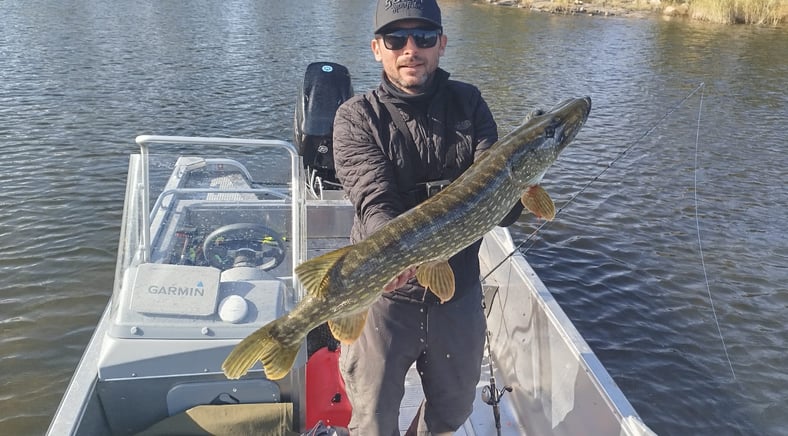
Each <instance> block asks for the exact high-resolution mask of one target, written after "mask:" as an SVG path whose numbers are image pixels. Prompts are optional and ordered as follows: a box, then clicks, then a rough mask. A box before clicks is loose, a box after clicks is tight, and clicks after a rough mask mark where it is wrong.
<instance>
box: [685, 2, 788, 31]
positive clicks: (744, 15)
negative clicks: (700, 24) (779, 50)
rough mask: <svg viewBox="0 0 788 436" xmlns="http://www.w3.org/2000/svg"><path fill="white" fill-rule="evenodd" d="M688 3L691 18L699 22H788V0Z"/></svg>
mask: <svg viewBox="0 0 788 436" xmlns="http://www.w3.org/2000/svg"><path fill="white" fill-rule="evenodd" d="M688 3H689V14H690V16H691V17H692V18H694V19H697V20H704V21H711V22H715V23H724V24H737V23H743V24H766V25H777V24H780V23H785V22H786V21H788V0H691V1H689V2H688Z"/></svg>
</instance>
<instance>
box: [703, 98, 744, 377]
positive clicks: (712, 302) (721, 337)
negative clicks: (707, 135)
mask: <svg viewBox="0 0 788 436" xmlns="http://www.w3.org/2000/svg"><path fill="white" fill-rule="evenodd" d="M701 85H703V83H701ZM702 111H703V90H701V92H700V104H699V105H698V128H697V130H696V131H695V174H694V175H695V185H694V191H695V228H696V229H697V231H698V253H700V264H701V265H702V266H703V279H704V281H705V282H706V292H708V294H709V304H710V305H711V313H712V315H714V323H715V324H717V333H719V336H720V342H722V350H723V351H724V352H725V359H727V360H728V367H729V368H730V369H731V376H732V377H733V381H736V372H734V371H733V363H732V362H731V358H730V356H729V355H728V347H727V345H725V338H723V336H722V328H720V321H719V319H717V310H716V309H715V308H714V298H712V296H711V286H709V275H708V273H707V272H706V261H705V259H704V257H703V243H702V242H701V237H700V214H699V212H698V209H699V208H698V154H699V153H698V149H699V144H700V116H701V112H702Z"/></svg>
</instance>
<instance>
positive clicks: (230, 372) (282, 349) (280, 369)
mask: <svg viewBox="0 0 788 436" xmlns="http://www.w3.org/2000/svg"><path fill="white" fill-rule="evenodd" d="M277 322H278V320H275V321H272V322H270V323H268V324H266V325H264V326H263V327H261V328H260V329H258V330H256V331H255V332H253V333H252V334H251V335H249V336H247V337H246V338H244V340H242V341H241V342H240V343H238V345H236V346H235V348H233V350H232V351H231V352H230V354H229V355H228V356H227V358H226V359H224V363H222V371H224V375H225V376H226V377H227V378H229V379H238V378H240V377H241V376H243V375H244V374H246V373H247V372H248V371H249V368H251V367H252V366H254V364H255V363H257V361H258V360H259V361H261V362H262V363H263V369H264V370H265V376H266V377H268V379H269V380H279V379H281V378H283V377H284V376H286V375H287V373H288V372H290V368H291V367H292V366H293V362H295V358H296V355H297V354H298V350H299V349H300V348H301V347H300V344H295V345H293V346H289V347H288V346H283V345H282V344H280V343H279V341H277V340H276V339H275V338H274V337H273V336H272V335H271V329H272V328H274V326H275V325H276V323H277Z"/></svg>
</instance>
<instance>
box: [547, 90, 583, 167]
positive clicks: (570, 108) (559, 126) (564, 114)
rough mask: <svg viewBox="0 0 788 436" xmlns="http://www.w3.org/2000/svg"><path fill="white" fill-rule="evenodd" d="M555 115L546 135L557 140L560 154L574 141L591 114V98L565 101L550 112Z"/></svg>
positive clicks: (556, 145) (556, 143)
mask: <svg viewBox="0 0 788 436" xmlns="http://www.w3.org/2000/svg"><path fill="white" fill-rule="evenodd" d="M550 113H551V114H552V115H553V116H552V117H551V119H550V121H549V124H548V125H547V127H546V128H545V135H547V136H548V137H551V138H554V139H555V147H556V150H557V152H558V153H561V152H562V151H563V150H564V148H566V146H567V145H569V143H570V142H571V141H572V139H574V137H575V135H577V132H579V131H580V128H581V127H583V125H584V124H585V122H586V120H587V119H588V114H589V113H591V97H588V96H586V97H581V98H573V99H568V100H564V101H562V102H561V103H558V104H557V105H555V107H553V108H552V109H551V110H550Z"/></svg>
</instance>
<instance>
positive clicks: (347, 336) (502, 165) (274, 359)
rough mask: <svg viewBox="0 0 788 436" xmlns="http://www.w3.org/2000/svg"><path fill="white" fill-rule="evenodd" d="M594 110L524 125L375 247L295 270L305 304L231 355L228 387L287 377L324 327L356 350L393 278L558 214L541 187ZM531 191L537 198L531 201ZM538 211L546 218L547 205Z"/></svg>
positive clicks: (567, 111) (574, 105) (384, 230)
mask: <svg viewBox="0 0 788 436" xmlns="http://www.w3.org/2000/svg"><path fill="white" fill-rule="evenodd" d="M590 109H591V100H590V99H589V98H588V97H586V98H579V99H572V100H567V101H565V102H563V103H561V104H559V105H557V106H556V107H555V108H553V109H552V110H551V111H549V112H548V113H546V114H544V115H541V116H536V117H533V118H531V119H526V121H525V122H524V123H523V124H522V125H521V126H519V127H518V128H517V129H515V130H514V131H513V132H511V133H510V134H508V135H506V136H505V137H504V138H502V139H501V140H499V141H498V142H496V143H495V144H493V145H492V146H491V147H490V149H488V150H487V151H486V152H484V154H483V155H482V156H481V157H480V158H479V159H478V160H477V161H476V162H474V164H473V165H471V166H470V167H469V168H468V169H467V170H466V171H465V172H464V173H462V174H461V175H460V177H458V178H457V180H455V181H454V182H452V183H451V184H450V185H449V186H447V187H446V188H445V189H443V190H442V191H441V192H439V193H438V194H436V195H435V196H433V197H431V198H429V199H427V200H426V201H424V202H423V203H421V204H419V205H418V206H416V207H414V208H412V209H410V210H409V211H407V212H405V213H403V214H402V215H400V216H398V217H396V218H394V219H392V220H391V221H390V222H389V223H387V224H386V225H384V226H383V227H381V228H380V229H379V230H378V231H376V232H375V233H373V234H372V235H370V236H369V237H368V238H367V239H365V240H363V241H360V242H358V243H356V244H354V245H350V246H348V247H344V248H341V249H339V250H336V251H333V252H330V253H327V254H325V255H322V256H318V257H316V258H314V259H310V260H308V261H306V262H304V263H303V264H301V265H299V266H298V267H296V269H295V272H296V275H297V277H298V278H299V281H300V282H301V283H302V285H303V286H304V287H305V288H306V289H307V295H306V296H305V297H304V298H303V299H302V300H301V301H300V302H299V303H298V304H297V305H296V307H295V308H294V309H293V310H292V311H291V312H290V313H288V314H286V315H284V316H282V317H280V318H278V319H276V320H274V321H272V322H270V323H269V324H266V325H265V326H263V327H261V328H260V329H259V330H257V331H256V332H254V333H252V334H251V335H250V336H249V337H247V338H245V339H244V340H243V341H241V343H240V344H238V346H236V347H235V349H233V351H232V352H231V353H230V355H229V356H228V357H227V359H226V360H225V362H224V364H223V365H222V368H223V369H224V372H225V374H226V375H227V377H229V378H238V377H240V376H242V375H243V374H245V373H246V372H247V371H248V369H249V368H250V367H251V366H252V365H254V363H255V362H257V361H258V360H259V361H262V363H263V367H264V370H265V372H266V376H267V377H268V378H269V379H278V378H282V377H284V376H285V375H286V374H287V372H289V370H290V368H291V366H292V364H293V362H294V360H295V356H296V354H297V352H298V349H299V347H300V344H301V342H302V341H303V339H304V337H306V335H307V333H308V332H309V331H310V330H311V329H313V328H314V327H316V326H318V325H320V324H322V323H324V322H326V321H328V322H329V326H330V327H331V330H332V332H333V333H334V335H335V336H337V338H338V339H340V340H342V341H343V342H350V341H352V340H354V339H355V337H357V336H358V335H359V334H360V332H361V328H363V324H364V322H365V317H366V311H367V308H368V307H369V306H370V305H371V304H372V303H373V302H374V301H375V300H376V299H377V298H379V297H380V295H381V294H382V292H383V288H384V287H385V286H386V285H387V284H388V283H389V282H390V281H391V280H392V279H393V278H394V277H396V276H397V275H399V274H400V273H402V272H403V271H405V270H407V269H408V268H410V267H413V266H418V267H419V268H427V266H426V265H428V264H429V263H430V262H435V261H439V262H444V261H447V260H448V259H449V258H450V257H451V256H452V255H454V254H456V253H457V252H459V251H460V250H462V249H464V248H465V247H467V246H469V245H470V244H472V243H474V242H475V241H477V240H478V239H480V238H481V237H482V236H484V234H485V233H487V232H488V231H490V230H491V229H492V228H493V227H495V226H496V225H497V224H498V223H499V222H500V221H501V220H502V219H503V217H504V216H506V215H507V213H508V212H509V211H510V210H511V208H512V206H513V205H514V204H515V202H516V201H517V200H518V199H520V198H521V199H522V201H523V203H524V204H526V206H527V207H528V206H529V202H528V201H526V200H534V199H536V200H540V201H542V202H545V201H546V202H548V203H549V206H550V207H552V208H553V209H552V213H553V214H554V207H553V205H552V200H550V199H549V196H547V194H546V193H544V191H543V190H542V189H541V188H540V187H538V183H539V182H540V181H541V179H542V177H543V176H544V174H545V172H546V171H547V169H548V168H549V167H550V165H552V163H553V162H554V161H555V160H556V158H557V157H558V155H559V153H560V152H561V151H562V150H563V149H564V148H565V147H566V145H567V144H568V143H569V142H571V141H572V139H574V137H575V135H576V134H577V132H578V131H579V130H580V128H581V127H582V126H583V124H584V123H585V121H586V119H587V117H588V113H589V111H590ZM533 188H537V190H536V191H535V193H533V195H531V194H529V193H530V192H532V191H531V189H533ZM533 204H536V205H537V209H538V210H539V211H542V209H541V207H542V206H541V204H543V203H539V201H536V202H535V203H533ZM535 212H536V211H535ZM548 212H549V210H548ZM548 218H552V217H548ZM417 277H418V276H417ZM452 286H453V284H452ZM451 291H452V292H453V289H452V290H451ZM449 298H450V297H449Z"/></svg>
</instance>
